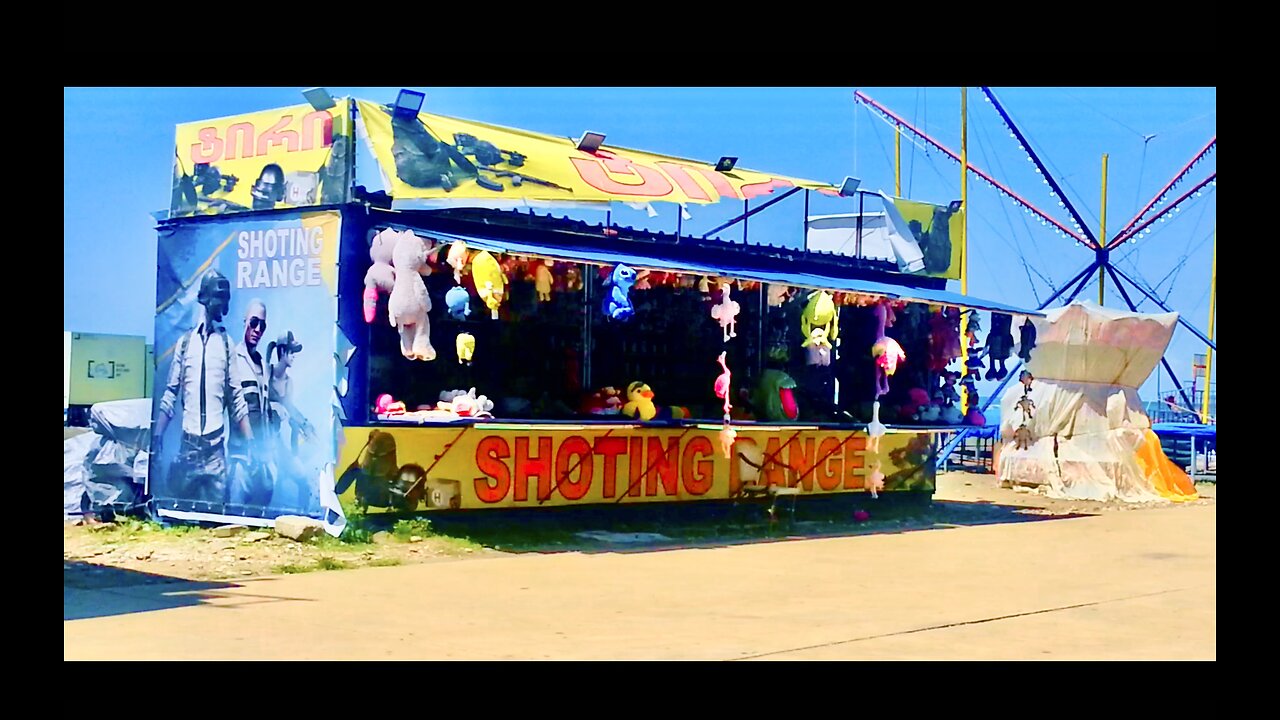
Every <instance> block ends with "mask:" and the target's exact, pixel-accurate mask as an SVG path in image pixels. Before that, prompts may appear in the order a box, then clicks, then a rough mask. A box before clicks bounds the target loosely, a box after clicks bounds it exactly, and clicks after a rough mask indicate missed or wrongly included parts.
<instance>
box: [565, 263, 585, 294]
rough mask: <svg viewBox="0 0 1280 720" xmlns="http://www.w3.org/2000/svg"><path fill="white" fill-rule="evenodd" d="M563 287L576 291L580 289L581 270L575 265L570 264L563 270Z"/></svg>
mask: <svg viewBox="0 0 1280 720" xmlns="http://www.w3.org/2000/svg"><path fill="white" fill-rule="evenodd" d="M564 289H565V290H568V291H569V292H577V291H578V290H581V289H582V271H581V270H579V269H578V266H577V265H570V266H569V267H568V268H566V269H565V271H564Z"/></svg>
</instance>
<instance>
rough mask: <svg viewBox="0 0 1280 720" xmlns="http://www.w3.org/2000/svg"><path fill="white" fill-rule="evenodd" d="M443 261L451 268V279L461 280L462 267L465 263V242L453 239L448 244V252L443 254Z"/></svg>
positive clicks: (459, 281)
mask: <svg viewBox="0 0 1280 720" xmlns="http://www.w3.org/2000/svg"><path fill="white" fill-rule="evenodd" d="M445 262H447V263H449V266H450V267H452V268H453V281H454V282H456V283H461V282H462V268H463V267H465V266H466V264H467V244H466V243H464V242H462V241H461V240H455V241H454V242H453V243H451V244H450V245H449V254H448V255H446V256H445Z"/></svg>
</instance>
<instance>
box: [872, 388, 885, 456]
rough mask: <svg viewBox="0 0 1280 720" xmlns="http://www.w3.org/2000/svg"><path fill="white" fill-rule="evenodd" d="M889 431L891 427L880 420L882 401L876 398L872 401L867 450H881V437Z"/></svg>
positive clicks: (875, 451) (876, 451) (873, 451)
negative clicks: (887, 426)
mask: <svg viewBox="0 0 1280 720" xmlns="http://www.w3.org/2000/svg"><path fill="white" fill-rule="evenodd" d="M888 432H889V429H888V428H886V427H885V426H884V424H883V423H881V422H880V401H879V400H876V401H875V402H873V403H871V422H869V423H867V452H869V453H873V454H874V453H878V452H880V438H882V437H884V436H885V434H886V433H888Z"/></svg>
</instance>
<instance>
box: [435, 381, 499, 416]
mask: <svg viewBox="0 0 1280 720" xmlns="http://www.w3.org/2000/svg"><path fill="white" fill-rule="evenodd" d="M436 408H437V409H439V410H446V411H451V412H454V413H456V414H458V415H459V416H461V417H493V401H492V400H490V399H489V398H487V397H485V396H484V395H476V389H475V388H471V389H470V390H446V391H444V392H442V393H440V402H439V403H438V404H437V405H436Z"/></svg>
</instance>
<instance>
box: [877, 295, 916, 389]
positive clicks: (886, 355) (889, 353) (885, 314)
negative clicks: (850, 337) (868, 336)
mask: <svg viewBox="0 0 1280 720" xmlns="http://www.w3.org/2000/svg"><path fill="white" fill-rule="evenodd" d="M889 312H890V310H889V305H888V302H880V303H877V304H876V306H875V313H876V341H875V343H874V344H873V345H872V346H871V357H873V358H875V360H876V397H877V398H878V397H880V396H881V395H884V394H885V393H887V392H889V376H890V375H893V374H894V373H895V372H897V370H898V363H900V362H902V361H903V360H906V359H907V354H906V353H905V352H903V351H902V346H901V345H899V344H898V341H897V340H894V339H893V338H891V337H887V336H886V335H885V334H884V333H885V328H886V327H887V326H888V325H889V324H890V320H889ZM928 402H929V401H928V399H927V397H926V399H925V404H928Z"/></svg>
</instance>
